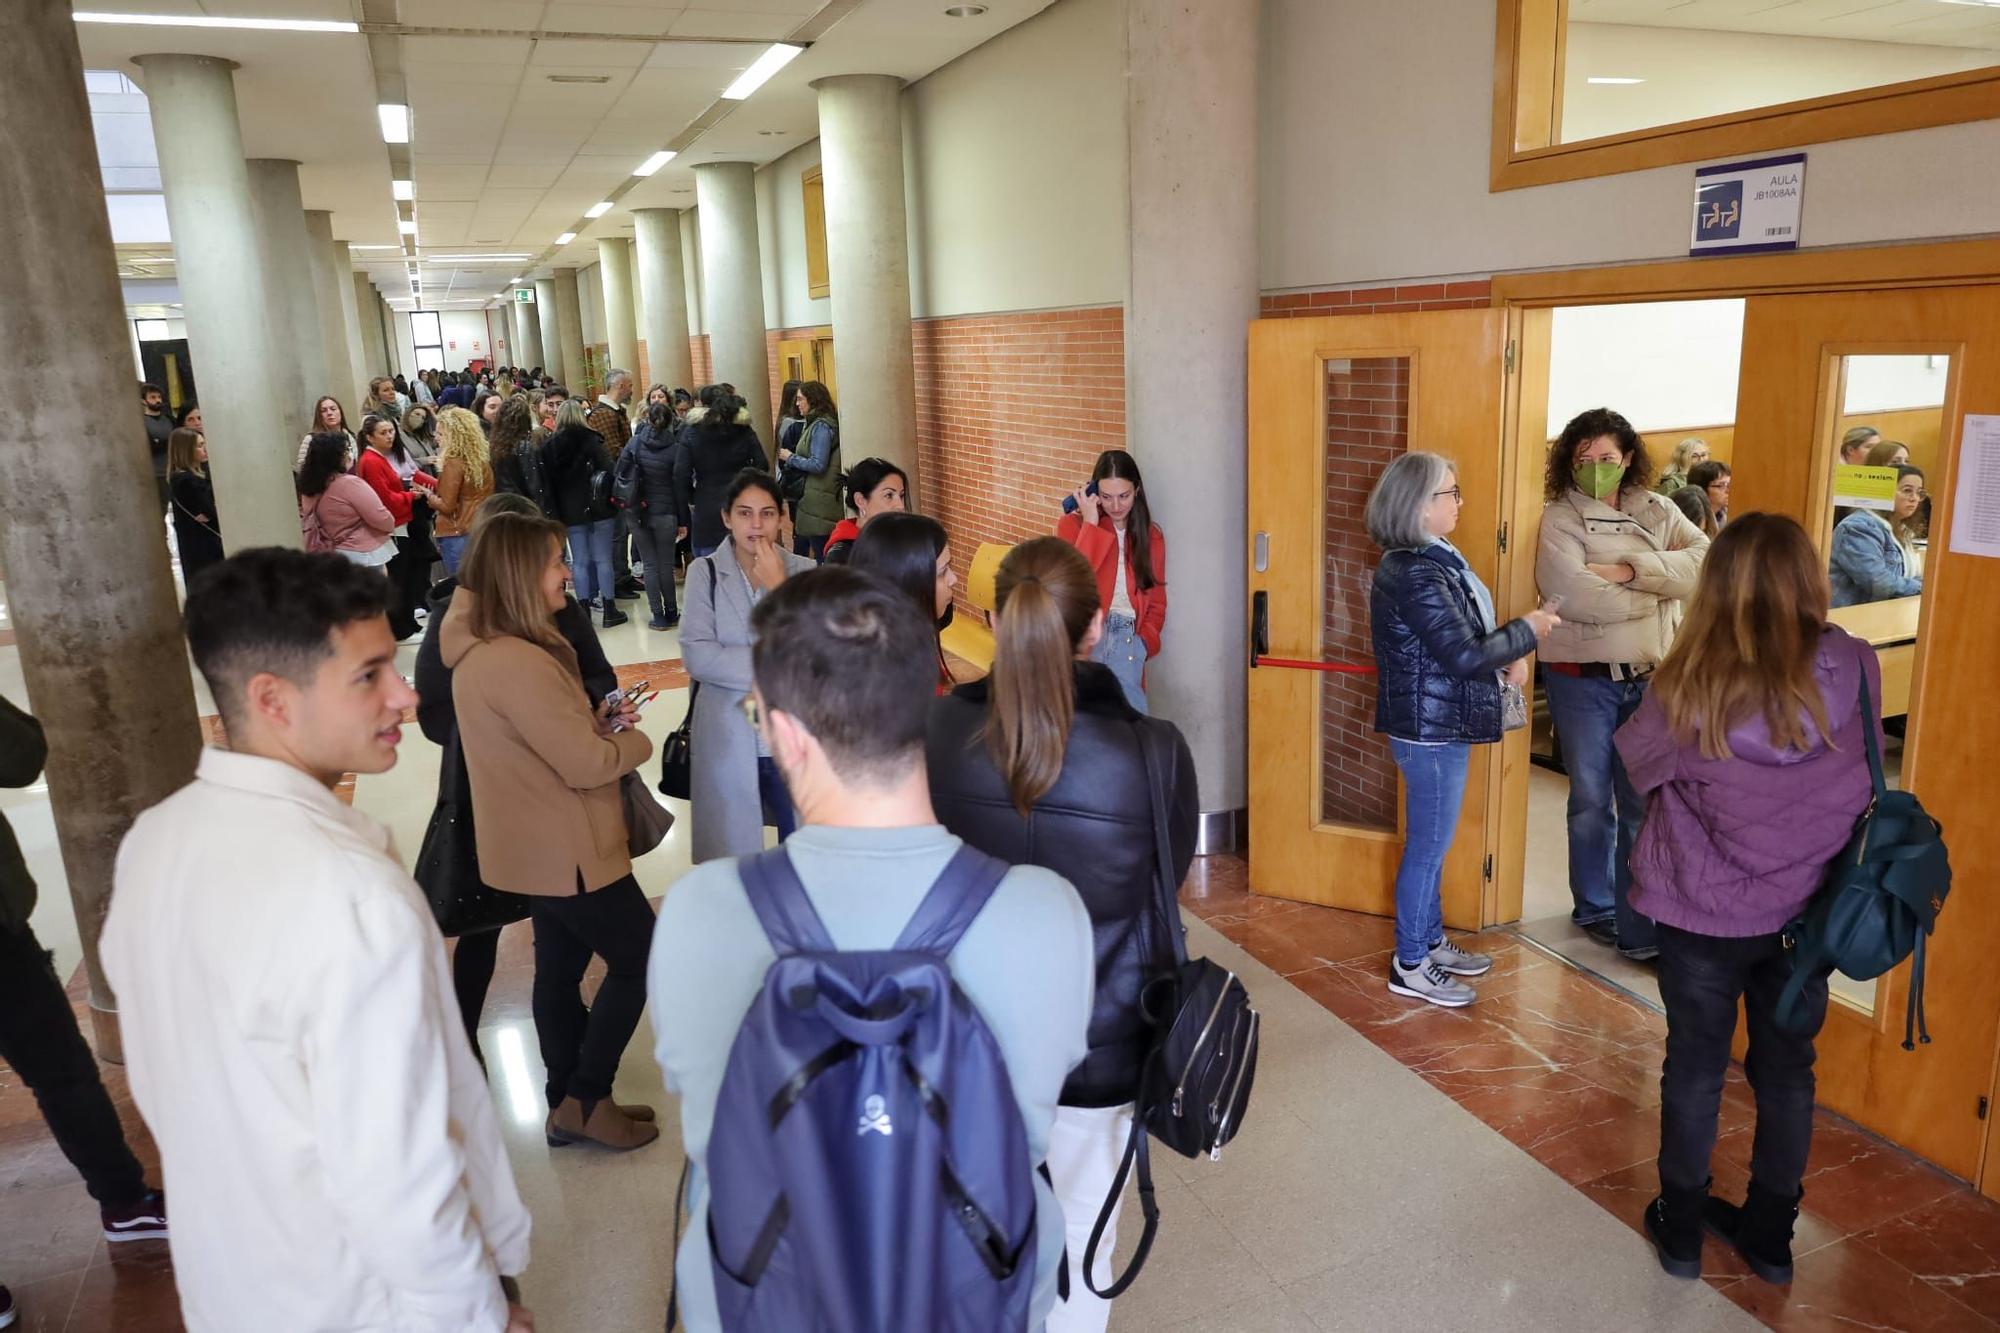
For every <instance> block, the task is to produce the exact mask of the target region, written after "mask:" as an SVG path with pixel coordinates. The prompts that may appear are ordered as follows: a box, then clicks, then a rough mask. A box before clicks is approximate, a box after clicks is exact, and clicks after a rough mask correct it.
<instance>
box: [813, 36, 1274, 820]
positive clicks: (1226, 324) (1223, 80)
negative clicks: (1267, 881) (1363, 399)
mask: <svg viewBox="0 0 2000 1333" xmlns="http://www.w3.org/2000/svg"><path fill="white" fill-rule="evenodd" d="M1258 10H1259V0H1207V3H1204V4H1200V5H1189V4H1186V3H1183V2H1182V0H1131V3H1130V5H1129V6H1128V8H1127V10H1126V61H1127V68H1126V78H1125V86H1126V99H1127V103H1126V105H1127V116H1126V123H1127V128H1128V144H1129V147H1128V150H1127V173H1128V180H1129V182H1130V183H1129V186H1128V189H1129V190H1130V207H1129V208H1128V210H1127V215H1128V216H1129V217H1130V219H1131V233H1132V235H1131V273H1130V287H1129V289H1128V295H1127V298H1126V313H1125V402H1126V432H1127V435H1126V438H1127V439H1128V440H1130V441H1131V444H1132V452H1133V454H1134V456H1135V457H1137V459H1138V460H1139V466H1140V468H1141V469H1142V470H1143V471H1144V472H1145V474H1146V498H1147V501H1148V503H1149V504H1150V506H1151V508H1152V515H1153V519H1154V521H1155V522H1157V523H1158V524H1159V525H1160V527H1161V529H1162V530H1163V531H1164V532H1165V534H1166V539H1167V563H1168V565H1169V567H1170V568H1171V570H1172V571H1173V589H1174V599H1173V608H1172V611H1171V613H1170V614H1169V615H1168V617H1167V627H1166V632H1165V636H1164V639H1163V641H1162V643H1161V648H1160V655H1159V657H1158V658H1157V659H1156V660H1155V661H1154V662H1153V663H1152V664H1151V665H1150V666H1149V667H1148V668H1147V672H1146V692H1147V695H1148V697H1149V698H1150V700H1151V701H1152V708H1153V712H1154V713H1156V714H1157V715H1159V716H1161V717H1166V718H1171V719H1173V721H1174V722H1175V723H1177V724H1178V725H1179V726H1180V728H1181V731H1182V733H1183V734H1185V735H1186V737H1187V740H1188V746H1189V748H1190V749H1192V750H1193V752H1194V762H1195V772H1196V774H1197V776H1198V777H1199V779H1200V782H1201V804H1202V809H1203V811H1204V812H1209V813H1217V812H1227V811H1235V810H1240V809H1242V808H1243V807H1244V804H1245V786H1244V764H1245V755H1244V731H1245V718H1246V705H1245V689H1246V681H1245V679H1244V674H1245V672H1244V662H1245V659H1246V656H1247V654H1246V652H1245V650H1244V648H1243V644H1244V642H1245V637H1246V635H1247V634H1248V625H1249V618H1248V612H1247V610H1246V609H1245V599H1244V585H1245V583H1246V581H1247V579H1248V568H1247V563H1246V554H1245V551H1246V544H1247V539H1246V536H1245V532H1244V509H1245V505H1246V503H1247V496H1246V490H1245V484H1244V475H1245V471H1246V468H1247V466H1248V449H1247V441H1246V428H1245V417H1244V407H1243V402H1244V378H1245V352H1244V347H1245V341H1246V330H1247V328H1248V326H1249V323H1250V321H1251V320H1253V319H1255V318H1257V209H1256V200H1257V181H1256V166H1257V164H1256V158H1255V154H1246V153H1245V152H1244V151H1243V146H1244V145H1245V144H1251V143H1255V142H1256V141H1257V34H1258V32H1259V31H1260V30H1261V25H1260V23H1259V15H1258ZM830 184H831V182H829V186H830ZM830 194H831V189H830V188H829V195H830ZM830 209H831V201H830V200H829V211H830ZM835 282H836V283H837V282H838V277H837V275H836V277H835ZM839 297H840V289H839V287H838V286H837V285H836V286H835V288H834V299H835V301H836V302H837V301H838V300H839ZM835 311H836V317H837V316H838V306H836V307H835ZM851 364H853V363H852V361H851V359H850V358H849V354H848V351H847V349H846V347H845V346H843V347H842V348H841V369H842V371H843V372H845V371H846V368H847V367H848V366H849V365H851ZM1191 366H1199V367H1200V368H1201V373H1200V374H1198V375H1190V374H1189V373H1188V368H1189V367H1191ZM842 378H843V380H845V374H844V373H843V376H842ZM843 407H845V404H843ZM842 416H843V417H845V416H846V413H845V411H843V412H842ZM1175 551H1179V552H1180V555H1179V556H1178V557H1176V556H1175V554H1174V552H1175ZM1231 822H1232V821H1228V820H1226V819H1225V820H1221V821H1216V822H1214V823H1211V822H1210V821H1207V820H1205V821H1204V825H1205V831H1206V832H1209V833H1211V834H1212V835H1213V834H1219V835H1220V836H1222V837H1223V839H1224V840H1225V841H1226V840H1227V839H1228V837H1229V834H1230V833H1231V832H1233V829H1231V828H1230V825H1231Z"/></svg>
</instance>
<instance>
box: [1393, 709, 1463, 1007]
mask: <svg viewBox="0 0 2000 1333" xmlns="http://www.w3.org/2000/svg"><path fill="white" fill-rule="evenodd" d="M1389 753H1390V754H1391V755H1392V756H1393V757H1394V758H1395V760H1396V767H1397V768H1400V769H1401V770H1403V825H1404V829H1403V859H1402V860H1401V861H1399V862H1397V864H1396V961H1397V962H1399V963H1401V964H1402V965H1403V966H1404V967H1406V968H1408V967H1415V966H1416V965H1417V964H1418V963H1421V962H1423V961H1424V959H1426V958H1428V957H1429V956H1430V952H1431V946H1432V945H1434V944H1436V943H1437V942H1438V941H1439V940H1441V939H1443V938H1444V902H1443V900H1442V899H1441V898H1440V896H1439V892H1438V890H1439V885H1440V884H1441V883H1442V882H1443V880H1444V858H1445V854H1446V853H1447V852H1449V851H1450V850H1451V839H1452V835H1453V834H1454V833H1456V832H1457V831H1458V812H1459V807H1461V806H1462V805H1464V804H1465V775H1466V770H1467V769H1468V768H1470V767H1471V761H1472V747H1471V746H1470V745H1460V744H1447V745H1413V744H1411V743H1410V742H1409V741H1401V740H1397V739H1396V738H1395V737H1394V736H1391V737H1390V738H1389Z"/></svg>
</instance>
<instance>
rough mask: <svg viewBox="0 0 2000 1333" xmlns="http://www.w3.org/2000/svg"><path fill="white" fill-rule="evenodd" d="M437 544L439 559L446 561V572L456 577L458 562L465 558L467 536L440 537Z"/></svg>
mask: <svg viewBox="0 0 2000 1333" xmlns="http://www.w3.org/2000/svg"><path fill="white" fill-rule="evenodd" d="M437 546H438V559H440V560H442V561H444V572H445V573H447V574H450V575H453V576H454V577H456V576H457V574H458V562H459V561H461V560H463V559H465V538H463V537H440V538H438V539H437Z"/></svg>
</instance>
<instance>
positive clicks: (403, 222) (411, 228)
mask: <svg viewBox="0 0 2000 1333" xmlns="http://www.w3.org/2000/svg"><path fill="white" fill-rule="evenodd" d="M396 230H397V231H400V232H402V233H403V235H405V236H415V235H416V234H417V223H416V219H414V218H398V219H397V221H396Z"/></svg>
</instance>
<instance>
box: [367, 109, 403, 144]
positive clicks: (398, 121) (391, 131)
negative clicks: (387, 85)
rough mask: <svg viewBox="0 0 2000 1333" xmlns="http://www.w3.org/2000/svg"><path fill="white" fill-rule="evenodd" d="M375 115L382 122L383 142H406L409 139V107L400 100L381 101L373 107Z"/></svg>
mask: <svg viewBox="0 0 2000 1333" xmlns="http://www.w3.org/2000/svg"><path fill="white" fill-rule="evenodd" d="M375 115H376V118H377V119H378V120H380V121H381V123H382V142H383V143H408V142H409V141H410V108H409V107H407V106H405V105H403V104H402V103H400V102H383V103H382V104H380V105H379V106H377V107H376V108H375Z"/></svg>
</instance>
